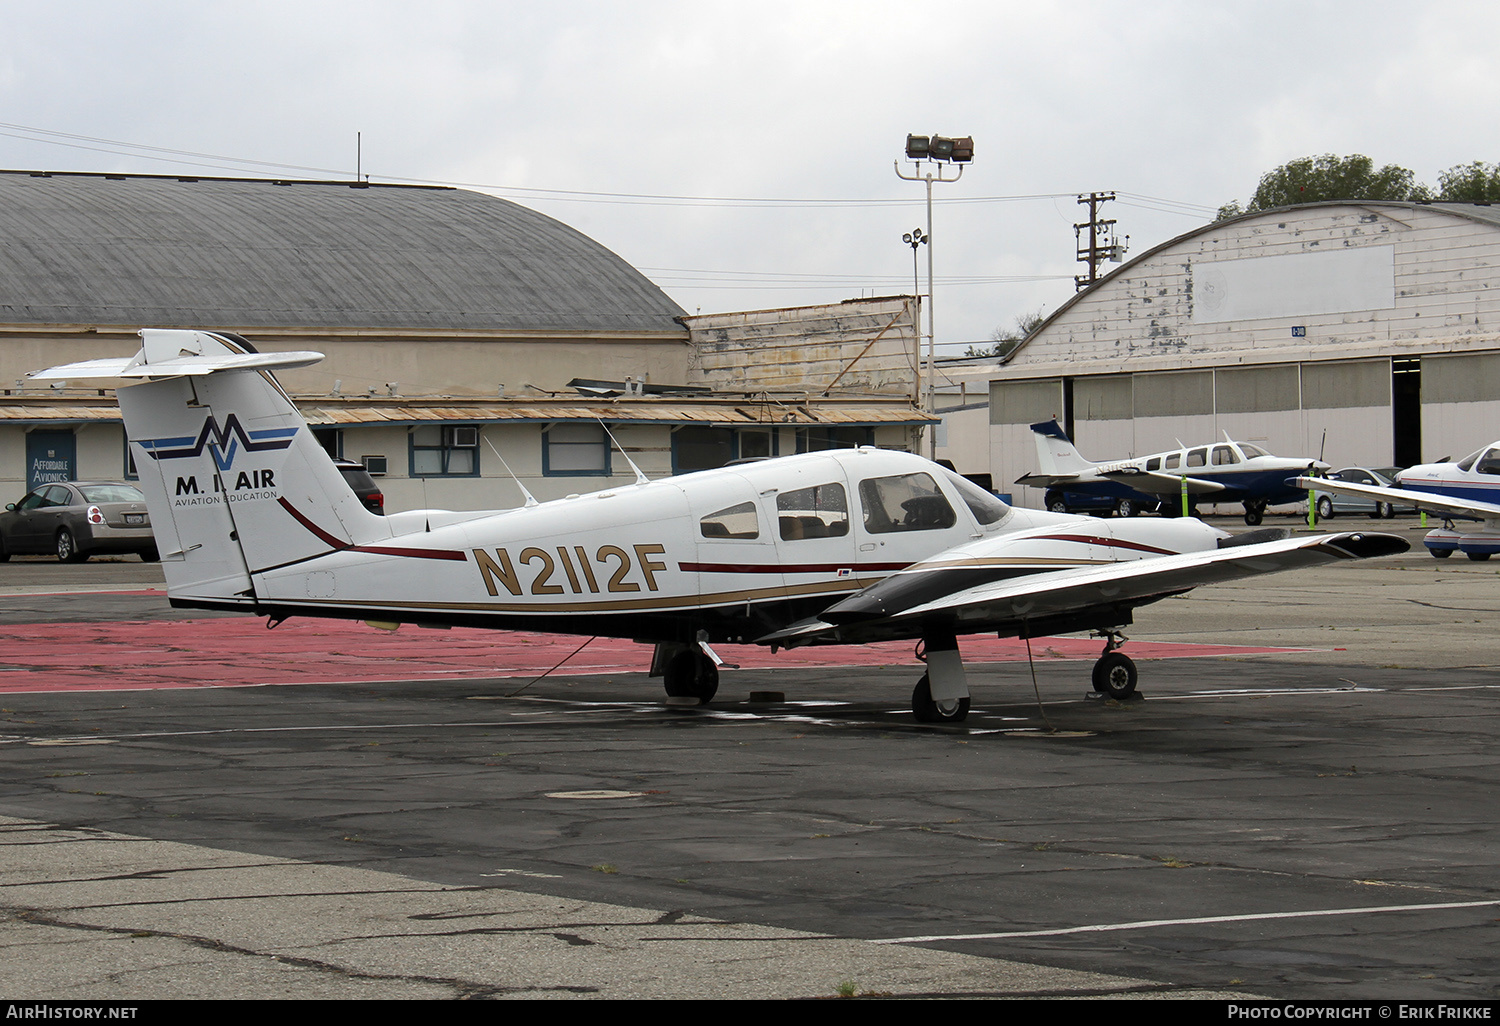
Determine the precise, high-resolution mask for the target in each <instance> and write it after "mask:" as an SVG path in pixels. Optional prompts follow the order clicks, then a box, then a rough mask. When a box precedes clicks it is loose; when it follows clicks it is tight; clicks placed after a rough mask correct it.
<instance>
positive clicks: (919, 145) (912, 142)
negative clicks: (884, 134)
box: [906, 135, 929, 160]
mask: <svg viewBox="0 0 1500 1026" xmlns="http://www.w3.org/2000/svg"><path fill="white" fill-rule="evenodd" d="M928 141H929V140H928V138H927V136H925V135H908V136H907V137H906V155H907V156H908V157H910V158H911V159H912V160H926V159H927V151H928Z"/></svg>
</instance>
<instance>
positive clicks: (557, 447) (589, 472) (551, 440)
mask: <svg viewBox="0 0 1500 1026" xmlns="http://www.w3.org/2000/svg"><path fill="white" fill-rule="evenodd" d="M611 449H612V447H611V445H610V442H609V435H608V434H606V433H605V431H604V428H603V427H602V426H601V425H599V424H585V423H574V424H553V425H552V426H551V427H549V428H548V429H547V430H545V431H543V432H542V476H543V477H608V476H609V475H610V456H611Z"/></svg>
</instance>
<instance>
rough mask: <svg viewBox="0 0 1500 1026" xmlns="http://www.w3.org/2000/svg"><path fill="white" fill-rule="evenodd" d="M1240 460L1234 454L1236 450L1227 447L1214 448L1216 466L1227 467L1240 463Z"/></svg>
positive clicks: (1217, 446) (1218, 446)
mask: <svg viewBox="0 0 1500 1026" xmlns="http://www.w3.org/2000/svg"><path fill="white" fill-rule="evenodd" d="M1239 461H1240V458H1239V457H1238V456H1236V455H1235V454H1234V450H1233V449H1231V448H1230V447H1229V446H1227V445H1216V446H1214V466H1216V467H1227V466H1230V465H1232V464H1235V463H1238V462H1239Z"/></svg>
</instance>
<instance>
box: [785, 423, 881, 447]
mask: <svg viewBox="0 0 1500 1026" xmlns="http://www.w3.org/2000/svg"><path fill="white" fill-rule="evenodd" d="M874 436H875V429H874V428H869V427H807V428H798V429H797V451H798V452H822V451H823V450H824V449H857V448H859V447H860V446H861V445H873V444H874V441H875V438H874Z"/></svg>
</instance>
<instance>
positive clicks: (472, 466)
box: [406, 424, 479, 477]
mask: <svg viewBox="0 0 1500 1026" xmlns="http://www.w3.org/2000/svg"><path fill="white" fill-rule="evenodd" d="M406 439H407V441H406V444H407V462H408V466H409V468H410V474H411V476H412V477H478V476H479V428H477V427H475V426H474V425H473V424H421V425H418V426H417V427H415V428H412V431H411V434H409V435H407V436H406Z"/></svg>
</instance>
